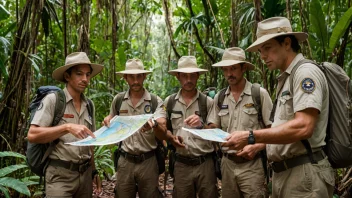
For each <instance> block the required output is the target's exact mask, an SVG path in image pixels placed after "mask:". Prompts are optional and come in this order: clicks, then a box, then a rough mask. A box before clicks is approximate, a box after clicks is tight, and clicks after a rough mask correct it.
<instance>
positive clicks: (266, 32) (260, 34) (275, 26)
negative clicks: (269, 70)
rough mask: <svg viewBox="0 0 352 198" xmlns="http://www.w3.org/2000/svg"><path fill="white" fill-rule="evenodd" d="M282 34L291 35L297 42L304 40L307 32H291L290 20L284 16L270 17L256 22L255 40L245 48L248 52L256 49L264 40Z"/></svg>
mask: <svg viewBox="0 0 352 198" xmlns="http://www.w3.org/2000/svg"><path fill="white" fill-rule="evenodd" d="M283 35H293V36H295V37H296V38H297V40H298V42H302V41H305V40H306V39H307V38H308V34H307V33H304V32H293V31H292V27H291V23H290V21H289V20H288V19H287V18H285V17H272V18H269V19H266V20H263V21H261V22H259V23H258V28H257V40H256V41H255V42H254V43H253V44H252V45H250V46H249V47H248V48H247V49H246V50H247V51H249V52H255V51H258V48H259V47H260V45H261V44H263V43H264V42H266V41H268V40H270V39H272V38H275V37H278V36H283Z"/></svg>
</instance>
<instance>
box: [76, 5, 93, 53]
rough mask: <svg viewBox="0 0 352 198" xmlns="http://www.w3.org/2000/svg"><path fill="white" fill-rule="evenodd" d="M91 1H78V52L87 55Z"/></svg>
mask: <svg viewBox="0 0 352 198" xmlns="http://www.w3.org/2000/svg"><path fill="white" fill-rule="evenodd" d="M90 3H91V0H80V4H81V23H80V24H81V26H80V28H79V42H78V51H80V52H85V53H87V55H88V54H89V23H90V20H89V12H90Z"/></svg>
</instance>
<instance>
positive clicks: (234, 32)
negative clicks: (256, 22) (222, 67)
mask: <svg viewBox="0 0 352 198" xmlns="http://www.w3.org/2000/svg"><path fill="white" fill-rule="evenodd" d="M236 6H237V5H236V0H231V47H236V46H238V38H237V20H236Z"/></svg>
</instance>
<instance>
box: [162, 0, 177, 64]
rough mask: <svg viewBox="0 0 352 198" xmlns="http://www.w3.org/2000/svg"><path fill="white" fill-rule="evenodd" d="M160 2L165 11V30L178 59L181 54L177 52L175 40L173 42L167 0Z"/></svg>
mask: <svg viewBox="0 0 352 198" xmlns="http://www.w3.org/2000/svg"><path fill="white" fill-rule="evenodd" d="M162 4H163V8H164V12H165V23H166V28H167V32H168V33H169V37H170V43H171V47H172V50H173V51H174V53H175V56H176V58H177V59H179V58H180V57H181V56H180V54H179V53H178V52H177V47H176V42H175V40H174V36H173V35H174V33H173V31H172V23H171V20H170V11H169V6H168V2H167V0H163V1H162Z"/></svg>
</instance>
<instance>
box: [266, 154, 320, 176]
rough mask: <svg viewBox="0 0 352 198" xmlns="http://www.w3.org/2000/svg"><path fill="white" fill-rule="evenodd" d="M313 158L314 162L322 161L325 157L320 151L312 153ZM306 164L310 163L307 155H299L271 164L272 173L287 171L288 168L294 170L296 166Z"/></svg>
mask: <svg viewBox="0 0 352 198" xmlns="http://www.w3.org/2000/svg"><path fill="white" fill-rule="evenodd" d="M313 157H314V159H315V160H316V161H320V160H323V159H324V158H325V157H326V155H325V153H324V151H322V150H320V151H317V152H314V153H313ZM307 163H311V161H310V158H309V156H308V154H305V155H300V156H297V157H293V158H290V159H287V160H282V161H280V162H272V163H271V167H272V168H273V171H274V172H275V173H279V172H282V171H285V170H288V169H290V168H294V167H296V166H299V165H302V164H307Z"/></svg>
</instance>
